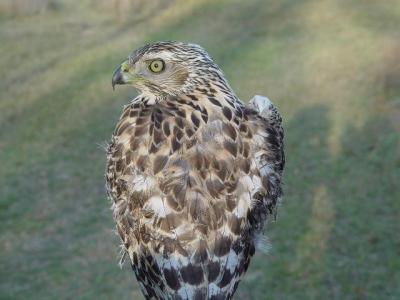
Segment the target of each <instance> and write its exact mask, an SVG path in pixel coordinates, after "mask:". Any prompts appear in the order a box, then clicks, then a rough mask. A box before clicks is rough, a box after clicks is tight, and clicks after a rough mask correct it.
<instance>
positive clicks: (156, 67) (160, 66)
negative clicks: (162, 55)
mask: <svg viewBox="0 0 400 300" xmlns="http://www.w3.org/2000/svg"><path fill="white" fill-rule="evenodd" d="M164 67H165V64H164V62H163V61H162V60H161V59H156V60H153V61H152V62H151V63H150V65H149V69H150V71H152V72H153V73H160V72H161V71H163V70H164Z"/></svg>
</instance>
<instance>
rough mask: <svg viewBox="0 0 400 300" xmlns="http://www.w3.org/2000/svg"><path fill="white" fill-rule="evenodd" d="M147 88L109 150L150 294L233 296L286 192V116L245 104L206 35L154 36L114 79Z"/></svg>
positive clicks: (116, 192) (114, 186) (114, 193)
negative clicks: (194, 38) (200, 41)
mask: <svg viewBox="0 0 400 300" xmlns="http://www.w3.org/2000/svg"><path fill="white" fill-rule="evenodd" d="M117 84H130V85H133V86H134V87H135V88H136V89H138V90H139V91H140V94H139V95H138V96H137V97H136V98H135V99H133V100H132V101H131V102H130V103H129V104H128V105H126V106H125V107H124V109H123V112H122V115H121V117H120V119H119V122H118V124H117V126H116V128H115V131H114V132H113V135H112V139H111V142H110V144H109V147H108V151H107V168H106V182H107V184H106V185H107V192H108V195H109V197H110V199H111V200H112V203H113V204H112V209H113V216H114V219H115V222H116V228H117V232H118V234H119V236H120V238H121V241H122V248H123V251H124V253H125V254H126V255H128V256H129V258H130V262H131V265H132V269H133V271H134V273H135V275H136V278H137V280H138V282H139V285H140V287H141V290H142V293H143V295H144V296H145V298H146V299H176V300H178V299H196V300H200V299H213V300H225V299H232V297H233V294H234V293H235V290H236V288H237V286H238V284H239V281H240V280H241V278H242V276H243V275H244V273H245V272H246V270H247V268H248V266H249V263H250V259H251V257H252V256H253V254H254V252H255V249H256V248H257V246H258V245H260V244H261V242H262V240H263V227H264V225H265V223H266V220H267V219H269V218H270V217H271V216H272V217H274V214H275V211H276V205H277V202H278V201H279V198H280V197H281V194H282V189H281V182H282V171H283V167H284V152H283V129H282V125H281V117H280V115H279V113H278V111H277V109H276V108H275V107H274V106H273V105H272V103H271V102H270V101H269V100H268V99H267V98H264V97H261V96H255V97H254V98H253V99H252V100H251V101H250V103H249V104H248V105H245V104H244V103H243V102H241V101H240V100H239V99H238V98H237V96H236V95H235V93H234V92H233V90H232V89H231V87H230V86H229V84H228V82H227V80H226V79H225V77H224V74H223V72H222V71H221V69H220V68H219V67H218V66H217V64H216V63H215V62H214V61H213V60H212V59H211V57H210V56H209V55H208V53H207V52H206V51H205V50H204V49H203V48H201V47H200V46H198V45H195V44H190V43H183V42H156V43H153V44H148V45H145V46H144V47H142V48H140V49H138V50H136V51H134V52H133V53H132V54H130V55H129V57H128V59H127V60H126V61H124V62H123V63H122V64H121V65H120V66H119V67H118V68H117V69H116V71H115V72H114V74H113V77H112V85H113V87H114V85H117Z"/></svg>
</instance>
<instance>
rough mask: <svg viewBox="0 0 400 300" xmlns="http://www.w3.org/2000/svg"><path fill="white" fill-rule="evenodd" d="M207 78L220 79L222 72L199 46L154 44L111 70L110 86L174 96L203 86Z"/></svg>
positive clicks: (175, 43) (136, 52)
mask: <svg viewBox="0 0 400 300" xmlns="http://www.w3.org/2000/svg"><path fill="white" fill-rule="evenodd" d="M210 76H211V77H214V78H215V77H218V78H223V74H222V71H221V70H220V69H219V68H218V66H217V65H216V64H215V63H214V62H213V60H212V59H211V57H210V56H209V55H208V53H207V52H206V51H205V50H204V49H203V48H201V47H200V46H198V45H195V44H189V43H182V42H157V43H154V44H148V45H145V46H144V47H142V48H139V49H137V50H135V51H134V52H132V54H131V55H129V57H128V59H127V60H126V61H124V62H123V63H122V64H121V65H120V66H118V67H117V69H116V70H115V72H114V74H113V77H112V85H113V88H114V86H115V85H117V84H131V85H133V86H134V87H135V88H137V89H138V90H139V91H141V92H142V93H150V94H154V95H161V96H162V95H175V96H177V95H179V94H182V93H188V92H190V91H191V90H193V89H194V87H195V86H199V85H201V84H205V82H204V81H205V80H207V78H210ZM210 79H211V78H210Z"/></svg>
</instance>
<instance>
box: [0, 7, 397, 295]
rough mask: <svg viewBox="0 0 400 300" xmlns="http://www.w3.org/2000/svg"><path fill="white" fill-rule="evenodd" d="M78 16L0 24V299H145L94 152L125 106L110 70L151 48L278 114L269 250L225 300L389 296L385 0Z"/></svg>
mask: <svg viewBox="0 0 400 300" xmlns="http://www.w3.org/2000/svg"><path fill="white" fill-rule="evenodd" d="M74 2H75V3H74ZM74 2H72V1H70V2H65V3H64V2H62V1H57V3H58V4H57V5H55V6H54V7H53V8H52V9H47V10H44V11H43V10H42V11H41V12H39V13H29V14H28V13H24V14H18V13H10V12H7V11H6V12H3V13H0V40H1V44H0V73H1V78H2V80H0V249H1V250H0V299H142V297H141V295H140V293H139V291H138V289H137V284H136V282H135V280H134V279H133V274H132V273H131V270H130V267H129V266H128V265H125V266H124V267H123V269H122V270H120V269H119V267H118V257H119V254H118V250H119V249H118V243H119V242H118V238H117V236H116V235H115V234H114V232H113V221H112V217H111V211H110V209H109V207H110V203H109V202H108V200H107V199H106V196H105V189H104V179H103V173H104V168H105V153H104V150H103V149H102V147H101V146H100V145H102V144H104V142H105V141H107V140H108V139H109V137H110V135H111V132H112V130H113V127H114V125H115V123H116V121H117V119H118V117H119V115H120V113H121V109H122V106H123V105H124V104H125V103H127V102H128V101H129V99H131V98H132V97H133V96H134V94H135V91H134V90H133V89H130V88H128V87H122V88H118V89H117V90H116V91H115V92H112V89H111V74H112V72H113V70H114V68H115V66H116V65H118V64H119V63H120V62H121V61H122V60H123V59H124V58H125V57H126V56H127V55H128V53H129V52H130V51H131V50H133V49H135V48H137V47H140V46H141V45H143V44H144V43H146V42H150V41H155V40H183V41H191V42H195V43H198V44H201V45H202V46H204V47H205V48H206V49H207V50H208V51H209V52H210V54H211V55H212V56H213V57H214V59H215V60H216V62H217V63H218V64H219V65H220V66H221V67H222V69H223V70H224V71H225V73H226V75H227V77H228V79H229V81H230V83H231V85H232V86H233V88H234V89H235V91H236V92H237V94H238V95H239V96H240V97H241V99H243V100H247V99H250V98H251V97H252V96H253V95H254V94H263V95H267V96H268V97H270V98H271V99H272V100H273V101H274V103H275V104H276V105H277V106H278V107H279V109H280V111H281V113H282V114H283V116H284V125H285V130H286V153H287V168H286V172H285V197H284V200H283V203H282V206H281V208H280V209H279V211H278V217H277V220H276V222H272V223H270V224H269V225H268V236H269V238H270V240H271V242H272V248H271V251H270V254H269V255H262V254H257V256H256V258H255V259H254V260H253V262H252V265H251V267H250V270H249V272H248V275H247V276H246V277H245V279H244V280H243V282H242V283H241V285H240V286H239V290H238V292H237V296H236V299H288V300H289V299H296V300H302V299H304V300H306V299H307V300H309V299H376V300H378V299H385V300H389V299H393V300H395V299H400V284H399V283H400V143H399V142H400V35H399V24H400V3H399V1H397V0H393V1H389V0H388V1H373V0H365V1H355V0H354V1H346V0H337V1H334V0H326V1H318V0H315V1H313V0H310V1H297V0H283V1H273V0H271V1H263V0H250V1H239V0H233V1H212V0H208V1H207V0H190V1H183V0H182V1H178V0H177V1H171V0H170V1H158V2H154V3H152V2H151V1H149V2H148V3H150V4H146V5H136V6H133V7H131V8H130V10H129V12H124V11H123V9H121V8H120V9H119V10H118V9H115V7H114V8H113V7H107V5H106V4H104V3H103V5H96V3H98V2H95V1H89V0H86V1H82V2H79V1H74ZM63 3H64V4H63ZM78 3H79V4H78ZM75 5H76V6H75Z"/></svg>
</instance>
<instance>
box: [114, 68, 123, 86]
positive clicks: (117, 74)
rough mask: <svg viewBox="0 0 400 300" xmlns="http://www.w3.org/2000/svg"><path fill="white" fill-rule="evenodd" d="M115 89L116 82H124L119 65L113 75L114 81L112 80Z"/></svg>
mask: <svg viewBox="0 0 400 300" xmlns="http://www.w3.org/2000/svg"><path fill="white" fill-rule="evenodd" d="M111 84H112V87H113V90H114V89H115V85H116V84H124V81H123V78H122V74H121V66H119V67H118V68H117V69H116V70H115V71H114V74H113V76H112V81H111Z"/></svg>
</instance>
